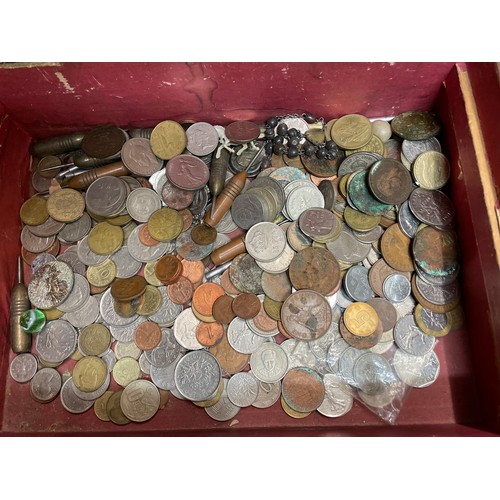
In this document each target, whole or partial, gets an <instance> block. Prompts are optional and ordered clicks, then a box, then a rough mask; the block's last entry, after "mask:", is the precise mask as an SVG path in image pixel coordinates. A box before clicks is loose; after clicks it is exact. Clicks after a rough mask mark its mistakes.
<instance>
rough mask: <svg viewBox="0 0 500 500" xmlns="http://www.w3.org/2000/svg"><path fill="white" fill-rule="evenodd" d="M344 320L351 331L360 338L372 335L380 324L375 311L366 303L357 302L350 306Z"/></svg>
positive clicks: (345, 312)
mask: <svg viewBox="0 0 500 500" xmlns="http://www.w3.org/2000/svg"><path fill="white" fill-rule="evenodd" d="M343 318H344V322H345V325H346V326H347V328H348V329H349V331H350V332H351V333H353V334H354V335H359V336H360V337H366V336H368V335H371V334H372V333H373V332H374V331H375V330H376V328H377V326H378V322H379V319H378V316H377V312H376V311H375V309H373V307H372V306H370V305H369V304H366V303H364V302H355V303H354V304H351V305H350V306H348V307H347V308H346V310H345V311H344V316H343Z"/></svg>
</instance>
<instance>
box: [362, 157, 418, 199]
mask: <svg viewBox="0 0 500 500" xmlns="http://www.w3.org/2000/svg"><path fill="white" fill-rule="evenodd" d="M367 180H368V186H369V187H370V190H371V192H372V194H373V195H374V196H375V198H377V199H378V200H379V201H381V202H382V203H387V204H389V205H399V204H401V203H403V202H404V201H405V200H407V199H408V197H409V196H410V194H411V192H412V190H413V183H412V180H411V175H410V173H409V172H408V170H407V169H406V168H405V167H404V166H403V165H402V164H401V163H400V162H398V161H396V160H392V159H390V158H384V159H383V160H379V161H377V162H376V163H374V164H373V165H372V166H371V167H370V170H369V174H368V177H367Z"/></svg>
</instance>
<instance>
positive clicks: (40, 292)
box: [28, 261, 74, 309]
mask: <svg viewBox="0 0 500 500" xmlns="http://www.w3.org/2000/svg"><path fill="white" fill-rule="evenodd" d="M73 283H74V274H73V271H72V270H71V268H70V267H69V266H68V264H65V263H64V262H59V261H55V262H48V263H47V264H44V265H43V266H40V267H39V268H38V270H37V271H36V272H35V274H34V275H33V279H32V280H31V282H30V284H29V285H28V297H29V299H30V302H31V303H32V304H33V305H34V306H35V307H37V308H38V309H51V308H53V307H57V306H58V305H59V304H61V303H62V302H64V300H66V298H67V297H68V295H69V294H70V292H71V290H72V288H73Z"/></svg>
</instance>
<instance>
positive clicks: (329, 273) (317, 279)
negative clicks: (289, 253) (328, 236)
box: [288, 247, 340, 295]
mask: <svg viewBox="0 0 500 500" xmlns="http://www.w3.org/2000/svg"><path fill="white" fill-rule="evenodd" d="M288 273H289V276H290V281H291V282H292V285H293V286H294V288H296V289H297V290H302V289H309V290H315V291H317V292H319V293H321V294H322V295H328V294H330V293H332V292H333V291H334V290H335V288H336V287H337V286H338V284H339V282H340V266H339V263H338V261H337V259H336V258H335V257H334V256H333V254H332V253H331V252H329V251H328V250H325V249H324V248H312V247H310V248H305V249H304V250H300V251H299V252H297V253H296V254H295V255H294V257H293V259H292V261H291V262H290V266H289V268H288Z"/></svg>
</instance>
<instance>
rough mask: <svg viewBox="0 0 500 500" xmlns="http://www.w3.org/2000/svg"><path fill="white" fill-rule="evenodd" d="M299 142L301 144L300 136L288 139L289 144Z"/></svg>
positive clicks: (292, 144) (294, 144)
mask: <svg viewBox="0 0 500 500" xmlns="http://www.w3.org/2000/svg"><path fill="white" fill-rule="evenodd" d="M299 144H300V139H299V138H298V137H292V138H291V139H288V145H289V146H298V145H299Z"/></svg>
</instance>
